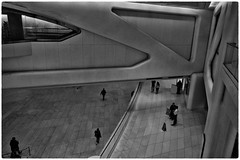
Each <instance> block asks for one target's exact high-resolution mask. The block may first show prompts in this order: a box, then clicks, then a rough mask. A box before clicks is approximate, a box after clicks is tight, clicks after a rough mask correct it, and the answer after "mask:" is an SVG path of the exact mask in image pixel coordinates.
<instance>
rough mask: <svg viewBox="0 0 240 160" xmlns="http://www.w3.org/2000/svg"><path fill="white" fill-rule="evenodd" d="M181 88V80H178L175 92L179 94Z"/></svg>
mask: <svg viewBox="0 0 240 160" xmlns="http://www.w3.org/2000/svg"><path fill="white" fill-rule="evenodd" d="M181 89H182V82H181V81H180V80H179V81H178V82H177V94H180V92H181Z"/></svg>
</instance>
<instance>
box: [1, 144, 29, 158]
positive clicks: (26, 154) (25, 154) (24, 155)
mask: <svg viewBox="0 0 240 160" xmlns="http://www.w3.org/2000/svg"><path fill="white" fill-rule="evenodd" d="M20 152H21V153H20V154H19V156H21V158H29V157H30V156H31V150H30V147H27V148H24V149H22V150H20ZM2 158H11V153H5V154H3V155H2Z"/></svg>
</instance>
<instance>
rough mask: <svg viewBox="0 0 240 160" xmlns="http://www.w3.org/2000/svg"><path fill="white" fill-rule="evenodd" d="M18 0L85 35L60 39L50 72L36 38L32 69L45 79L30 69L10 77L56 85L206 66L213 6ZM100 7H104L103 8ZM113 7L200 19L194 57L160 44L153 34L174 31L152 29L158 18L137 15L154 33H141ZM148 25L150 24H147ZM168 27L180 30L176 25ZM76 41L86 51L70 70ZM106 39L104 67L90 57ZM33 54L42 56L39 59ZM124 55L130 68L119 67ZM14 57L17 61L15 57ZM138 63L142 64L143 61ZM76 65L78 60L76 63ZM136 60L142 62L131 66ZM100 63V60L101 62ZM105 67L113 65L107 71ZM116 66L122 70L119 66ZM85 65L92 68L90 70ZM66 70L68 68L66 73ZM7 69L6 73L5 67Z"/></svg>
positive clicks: (181, 72) (165, 73)
mask: <svg viewBox="0 0 240 160" xmlns="http://www.w3.org/2000/svg"><path fill="white" fill-rule="evenodd" d="M14 4H16V5H21V7H22V8H24V9H25V10H28V11H29V12H34V13H35V14H40V15H42V16H46V17H49V16H51V18H55V19H59V20H61V21H63V22H66V23H69V24H72V25H74V26H76V27H79V28H80V29H81V30H82V33H81V34H80V35H81V36H79V35H77V37H75V38H76V41H78V40H77V38H80V37H81V38H82V42H80V43H78V42H76V41H75V40H74V39H75V38H73V37H72V38H70V40H72V42H71V43H70V41H69V40H66V42H64V41H63V42H58V44H59V47H58V53H59V58H60V66H59V68H58V69H57V70H55V71H52V72H49V71H48V70H46V66H44V65H46V59H45V58H46V57H45V54H46V53H45V51H44V52H43V53H41V52H40V51H37V50H38V49H41V47H38V45H39V46H41V45H42V43H41V42H35V43H34V44H35V45H37V46H35V47H34V46H33V49H34V51H33V54H34V58H33V63H34V65H35V64H36V66H35V67H34V68H36V67H37V69H35V70H33V71H37V70H39V69H41V70H45V71H47V72H37V74H38V75H39V76H43V78H37V76H36V74H31V72H28V74H26V73H22V74H17V75H15V74H11V76H8V78H13V79H15V80H16V81H17V77H18V76H24V77H28V78H30V77H31V78H32V81H31V82H32V83H31V84H30V85H33V86H41V85H52V84H56V85H61V84H72V83H92V82H104V81H114V80H131V79H144V78H150V77H158V76H163V77H165V76H181V75H190V74H192V73H194V72H201V71H202V70H203V64H204V60H205V51H206V49H207V38H208V37H207V35H208V31H209V26H210V25H209V22H210V20H211V11H209V10H197V9H182V8H178V7H163V6H157V5H145V4H139V3H129V2H103V3H98V2H92V3H88V2H84V3H82V4H83V5H79V2H71V3H68V5H65V4H64V3H59V2H50V3H45V2H38V3H29V2H13V5H14ZM86 6H88V7H86ZM99 7H100V8H101V9H99ZM114 7H118V8H123V9H128V10H141V11H144V12H150V13H155V12H157V13H160V12H161V13H165V14H168V15H186V16H187V17H188V16H190V17H191V16H192V17H196V22H197V23H196V25H195V31H196V33H198V34H199V36H196V37H194V47H193V54H194V59H192V60H191V61H187V60H186V59H184V58H183V56H179V55H178V54H176V53H175V52H174V51H172V50H171V49H169V48H168V47H167V46H166V45H164V43H162V42H159V40H157V39H156V37H154V36H155V35H160V36H159V37H160V38H162V39H167V38H169V37H167V36H169V35H170V34H171V33H167V34H166V32H165V31H161V32H159V31H158V28H159V27H160V28H161V27H163V26H159V27H156V26H154V27H153V28H152V27H151V26H153V24H156V25H162V24H163V23H162V22H159V21H157V23H155V20H153V21H152V23H143V22H142V19H141V18H142V17H139V16H138V17H137V19H138V21H136V22H137V23H138V25H139V26H141V25H142V26H144V27H145V28H147V29H148V31H149V32H150V31H152V30H153V35H150V34H149V33H148V32H146V31H143V30H142V29H141V31H140V30H139V29H138V28H136V27H134V25H133V24H132V21H131V22H130V23H127V22H126V21H125V20H123V17H121V16H117V15H116V14H114V13H112V11H111V10H112V8H114ZM147 15H148V16H149V15H151V14H149V13H148V14H147ZM128 18H129V17H128ZM134 18H135V17H132V19H133V22H135V19H136V18H135V19H134ZM150 18H151V19H153V16H150ZM155 19H157V18H155ZM144 20H146V18H144ZM148 24H149V26H147V25H148ZM166 24H168V23H166ZM173 24H175V23H173ZM169 25H170V24H169ZM171 25H172V24H171ZM169 27H170V28H173V29H177V28H174V27H173V26H169ZM163 28H164V29H165V28H166V29H167V28H168V27H167V26H164V27H163ZM144 32H145V33H144ZM155 32H156V33H155ZM95 34H97V39H95ZM98 36H102V37H101V38H103V41H106V38H108V40H107V42H100V40H99V37H98ZM101 38H100V39H101ZM170 38H172V37H170ZM184 38H186V37H184ZM109 39H111V42H110V41H109ZM170 40H171V39H169V41H170ZM174 40H175V39H174ZM177 40H179V39H177ZM75 43H76V45H77V44H79V45H82V52H81V54H80V55H82V59H83V63H84V65H83V67H82V66H81V65H80V64H79V67H78V68H77V69H76V68H74V69H72V70H71V68H72V67H73V65H72V64H71V63H72V62H73V57H75V56H77V57H78V55H77V54H76V55H72V54H71V53H70V52H71V51H70V47H69V46H68V45H75ZM96 43H98V44H96ZM99 43H100V44H99ZM106 43H108V44H109V45H108V46H106V53H105V55H106V57H107V55H110V56H109V58H105V61H103V63H105V64H106V65H105V66H104V68H102V67H99V66H96V64H95V63H94V62H93V61H92V60H94V59H96V56H97V55H96V53H95V51H93V48H94V47H95V46H96V45H106ZM115 45H116V46H121V45H123V46H124V47H126V56H123V55H122V54H119V56H120V57H118V53H117V52H116V53H115V50H114V46H115ZM130 48H131V49H130ZM44 49H45V48H44ZM112 49H113V52H112ZM129 50H130V51H129ZM36 53H38V54H36ZM74 53H75V52H74ZM35 54H36V55H37V56H39V57H35V56H36V55H35ZM40 55H41V56H40ZM121 56H122V59H124V58H125V57H127V61H126V62H127V63H128V64H129V66H127V64H125V67H119V64H122V63H123V62H121V61H119V59H121ZM146 57H149V59H148V60H147V61H144V60H146V59H145V58H146ZM12 60H13V61H15V60H16V59H12ZM74 60H75V59H74ZM117 60H118V61H117ZM35 61H36V63H35ZM143 61H144V62H143ZM98 62H100V61H97V63H98ZM107 62H108V63H107ZM118 62H120V63H118ZM126 62H125V63H126ZM139 62H143V63H141V64H139ZM26 63H27V62H26ZM74 64H76V63H75V62H74ZM116 64H117V65H116ZM134 64H139V65H136V66H134V67H130V66H132V65H134ZM172 64H174V65H172ZM99 65H101V64H100V63H99ZM94 66H96V67H97V68H93V67H94ZM29 67H30V66H29ZM105 67H109V68H108V69H105ZM111 67H112V68H111ZM115 67H118V68H117V69H115ZM85 68H91V69H87V70H86V69H85ZM66 69H67V71H63V70H66ZM5 71H6V72H7V70H5ZM34 73H35V72H34ZM50 73H51V74H50ZM98 75H103V76H101V78H99V77H98V78H96V77H97V76H98ZM60 77H61V80H58V81H56V82H54V80H55V79H56V78H57V79H58V78H60ZM79 77H81V78H79ZM4 80H5V81H4V86H6V87H7V86H9V85H10V86H11V85H14V83H8V82H10V81H7V79H6V78H5V79H4ZM5 82H6V83H5ZM11 82H14V81H11ZM16 83H17V85H18V86H21V85H22V86H24V85H27V86H28V84H27V83H26V84H23V83H24V82H23V83H21V84H18V82H16ZM8 84H9V85H8ZM12 87H13V86H12Z"/></svg>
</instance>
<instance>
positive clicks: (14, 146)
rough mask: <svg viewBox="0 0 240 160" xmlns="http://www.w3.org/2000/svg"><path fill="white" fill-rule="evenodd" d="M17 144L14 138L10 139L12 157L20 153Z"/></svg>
mask: <svg viewBox="0 0 240 160" xmlns="http://www.w3.org/2000/svg"><path fill="white" fill-rule="evenodd" d="M18 145H19V142H18V141H17V140H16V138H15V137H12V140H11V141H10V146H11V151H12V154H13V155H19V154H21V152H20V151H19V146H18Z"/></svg>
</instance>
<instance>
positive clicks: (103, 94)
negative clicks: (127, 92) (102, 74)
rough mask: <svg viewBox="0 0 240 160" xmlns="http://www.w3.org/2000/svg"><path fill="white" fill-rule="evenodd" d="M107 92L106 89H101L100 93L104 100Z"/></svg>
mask: <svg viewBox="0 0 240 160" xmlns="http://www.w3.org/2000/svg"><path fill="white" fill-rule="evenodd" d="M106 93H107V92H106V90H105V89H104V88H103V89H102V91H101V93H100V95H102V96H103V101H104V98H105V95H106Z"/></svg>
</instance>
